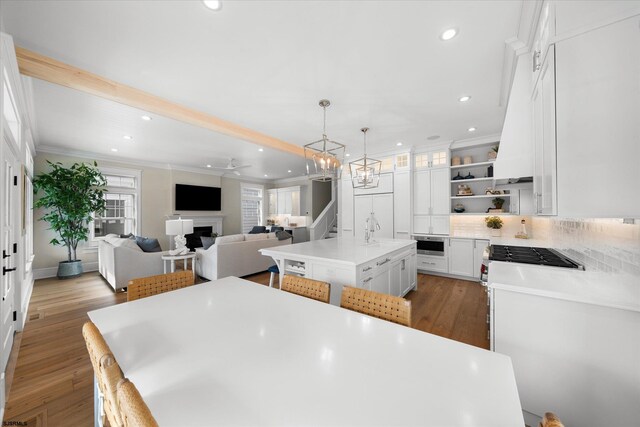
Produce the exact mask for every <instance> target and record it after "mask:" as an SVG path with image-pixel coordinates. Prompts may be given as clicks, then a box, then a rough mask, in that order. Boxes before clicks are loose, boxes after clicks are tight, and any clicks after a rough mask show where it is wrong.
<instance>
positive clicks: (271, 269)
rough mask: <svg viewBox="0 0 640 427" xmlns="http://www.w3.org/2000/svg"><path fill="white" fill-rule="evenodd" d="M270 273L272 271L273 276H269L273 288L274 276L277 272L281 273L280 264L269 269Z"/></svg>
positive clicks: (270, 285)
mask: <svg viewBox="0 0 640 427" xmlns="http://www.w3.org/2000/svg"><path fill="white" fill-rule="evenodd" d="M267 271H268V272H269V273H271V277H269V287H270V288H273V277H274V276H275V275H276V274H280V270H278V266H277V265H276V264H274V265H272V266H271V267H269V268H268V269H267Z"/></svg>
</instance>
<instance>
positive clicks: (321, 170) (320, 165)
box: [304, 99, 345, 181]
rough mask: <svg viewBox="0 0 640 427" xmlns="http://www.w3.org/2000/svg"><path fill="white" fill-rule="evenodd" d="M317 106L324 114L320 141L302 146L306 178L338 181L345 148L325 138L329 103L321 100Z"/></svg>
mask: <svg viewBox="0 0 640 427" xmlns="http://www.w3.org/2000/svg"><path fill="white" fill-rule="evenodd" d="M319 104H320V106H321V107H322V109H323V114H324V124H323V127H322V139H319V140H318V141H314V142H312V143H310V144H307V145H305V146H304V159H305V162H306V166H307V176H309V178H310V179H312V180H314V181H332V180H334V179H340V175H341V173H342V163H343V160H344V148H345V146H344V145H343V144H340V143H338V142H335V141H332V140H330V139H329V138H327V107H328V106H329V105H331V103H330V102H329V101H328V100H326V99H323V100H321V101H320V103H319Z"/></svg>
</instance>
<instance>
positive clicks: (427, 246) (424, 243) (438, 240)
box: [413, 236, 446, 256]
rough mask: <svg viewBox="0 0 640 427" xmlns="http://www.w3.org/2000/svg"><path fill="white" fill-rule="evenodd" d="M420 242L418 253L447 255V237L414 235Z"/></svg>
mask: <svg viewBox="0 0 640 427" xmlns="http://www.w3.org/2000/svg"><path fill="white" fill-rule="evenodd" d="M413 239H414V240H415V241H416V242H417V243H418V253H419V254H422V255H435V256H445V243H446V242H445V238H444V237H431V236H413Z"/></svg>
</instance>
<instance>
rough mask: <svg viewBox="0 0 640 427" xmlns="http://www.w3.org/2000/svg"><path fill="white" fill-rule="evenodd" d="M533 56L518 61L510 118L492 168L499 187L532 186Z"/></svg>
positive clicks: (522, 57) (512, 88)
mask: <svg viewBox="0 0 640 427" xmlns="http://www.w3.org/2000/svg"><path fill="white" fill-rule="evenodd" d="M531 66H532V65H531V55H528V54H523V55H520V56H519V57H518V63H517V65H516V72H515V75H514V78H513V85H512V86H511V94H510V95H509V103H508V105H507V114H506V116H505V120H504V126H503V128H502V135H501V136H500V151H499V152H498V158H497V159H496V161H495V163H494V166H493V177H494V181H495V183H496V184H498V185H504V184H512V183H520V182H531V181H532V179H531V177H532V176H533V123H532V114H533V104H532V102H531V84H532V73H531Z"/></svg>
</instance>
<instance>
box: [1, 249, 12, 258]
mask: <svg viewBox="0 0 640 427" xmlns="http://www.w3.org/2000/svg"><path fill="white" fill-rule="evenodd" d="M10 256H11V255H8V254H7V251H5V250H4V249H3V250H2V259H5V258H9V257H10Z"/></svg>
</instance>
